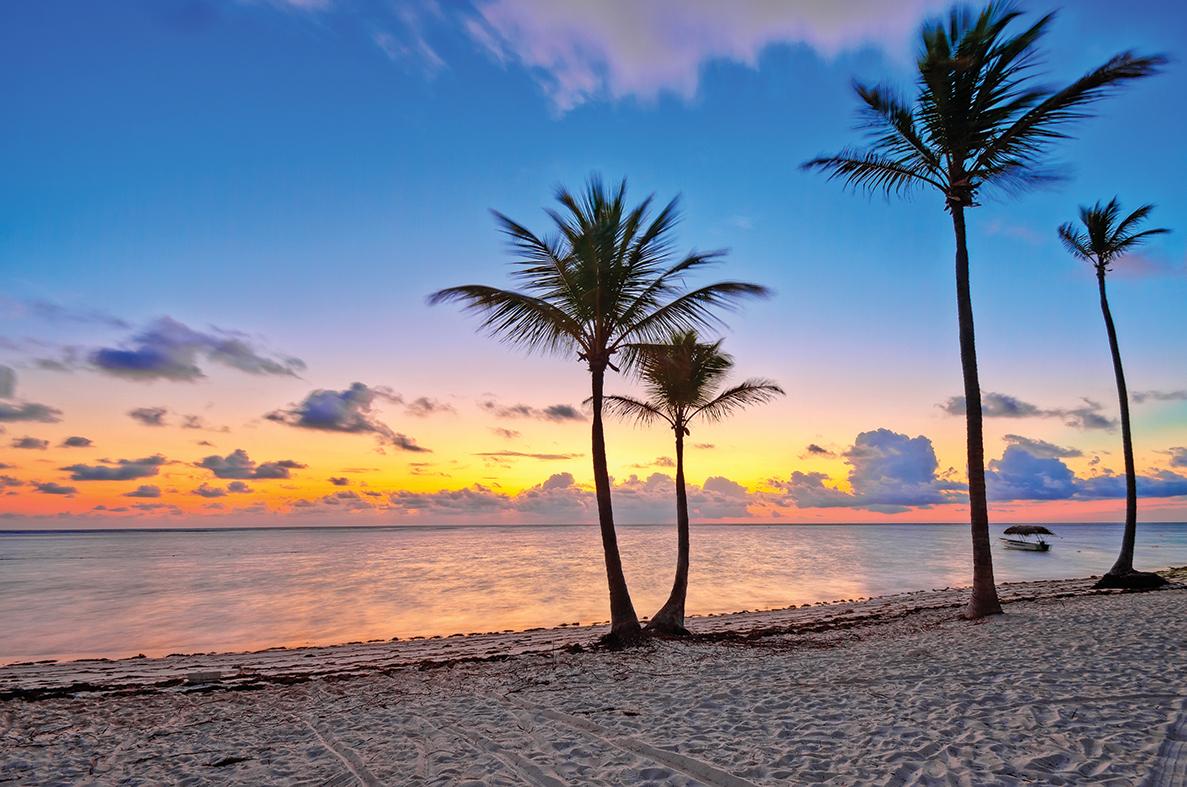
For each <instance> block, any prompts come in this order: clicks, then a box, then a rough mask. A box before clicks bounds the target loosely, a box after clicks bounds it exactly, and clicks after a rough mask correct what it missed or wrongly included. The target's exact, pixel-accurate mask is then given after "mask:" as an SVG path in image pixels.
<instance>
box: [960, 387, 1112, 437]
mask: <svg viewBox="0 0 1187 787" xmlns="http://www.w3.org/2000/svg"><path fill="white" fill-rule="evenodd" d="M1082 401H1083V402H1084V404H1083V405H1081V406H1079V407H1068V408H1053V409H1043V408H1041V407H1038V406H1037V405H1034V404H1031V403H1030V402H1024V401H1022V400H1021V399H1018V398H1017V397H1014V396H1010V395H1009V394H1003V393H994V392H992V391H990V392H986V393H984V394H982V396H981V414H982V415H983V416H984V417H985V418H1058V419H1060V420H1062V421H1063V422H1064V424H1066V425H1067V426H1070V427H1072V428H1073V429H1103V430H1106V431H1111V430H1113V429H1116V428H1117V421H1116V420H1115V419H1113V418H1109V417H1107V416H1105V415H1102V414H1101V410H1103V409H1104V405H1102V404H1101V403H1100V402H1095V401H1093V400H1091V399H1087V398H1085V399H1083V400H1082ZM938 406H939V408H940V409H941V410H943V411H944V412H945V413H947V414H948V415H964V414H965V401H964V397H963V396H953V397H950V398H949V399H948V400H947V401H945V402H944V403H943V404H940V405H938Z"/></svg>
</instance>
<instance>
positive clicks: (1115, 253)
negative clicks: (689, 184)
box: [1059, 197, 1170, 588]
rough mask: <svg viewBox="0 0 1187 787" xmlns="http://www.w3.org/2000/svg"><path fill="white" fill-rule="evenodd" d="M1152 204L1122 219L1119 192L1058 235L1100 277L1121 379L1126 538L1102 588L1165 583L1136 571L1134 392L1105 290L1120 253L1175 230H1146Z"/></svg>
mask: <svg viewBox="0 0 1187 787" xmlns="http://www.w3.org/2000/svg"><path fill="white" fill-rule="evenodd" d="M1153 209H1154V206H1153V205H1143V206H1141V207H1140V208H1138V209H1137V210H1135V211H1134V212H1133V213H1130V214H1129V215H1128V216H1126V217H1125V218H1123V219H1122V218H1120V217H1121V205H1120V203H1118V202H1117V198H1116V197H1114V198H1113V199H1112V200H1110V201H1109V203H1108V204H1107V205H1102V204H1101V203H1100V202H1097V203H1096V204H1095V205H1093V206H1092V207H1091V208H1085V207H1081V208H1080V223H1081V224H1082V225H1083V227H1082V228H1081V227H1077V226H1076V225H1075V224H1073V223H1072V222H1070V221H1069V222H1067V223H1066V224H1061V225H1060V226H1059V239H1060V240H1062V241H1063V245H1064V246H1065V247H1067V250H1068V251H1069V252H1071V253H1072V254H1073V255H1074V256H1076V257H1078V258H1080V259H1081V260H1084V261H1085V262H1087V263H1090V264H1091V265H1092V267H1093V268H1095V269H1096V282H1097V285H1098V287H1099V289H1100V311H1101V314H1102V315H1104V318H1105V331H1106V332H1107V333H1108V335H1109V351H1110V352H1111V353H1112V355H1113V374H1114V375H1115V376H1116V378H1117V401H1118V402H1119V403H1120V405H1121V445H1122V449H1123V451H1124V453H1125V533H1124V535H1123V536H1122V537H1121V554H1120V555H1119V556H1118V557H1117V562H1116V563H1114V564H1113V567H1112V568H1110V569H1109V572H1108V573H1107V574H1105V575H1104V576H1103V577H1101V579H1100V581H1099V582H1097V583H1096V587H1098V588H1106V587H1110V588H1115V587H1125V588H1134V587H1158V586H1159V585H1163V584H1165V583H1166V580H1165V579H1164V578H1163V577H1161V576H1159V575H1158V574H1154V573H1150V572H1145V571H1135V570H1134V568H1133V547H1134V541H1135V540H1136V539H1137V528H1138V487H1137V473H1136V471H1135V470H1134V462H1133V432H1132V431H1131V430H1130V424H1129V393H1128V392H1127V390H1126V387H1125V370H1124V369H1123V368H1122V366H1121V348H1120V347H1118V345H1117V329H1116V327H1115V326H1114V325H1113V313H1112V312H1111V311H1110V310H1109V297H1108V294H1107V293H1106V292H1105V274H1107V273H1108V272H1109V271H1110V270H1112V266H1113V264H1114V263H1115V262H1116V261H1117V260H1118V259H1119V258H1121V257H1123V256H1125V255H1126V254H1128V253H1129V252H1130V251H1132V250H1133V249H1135V248H1136V247H1138V246H1140V245H1141V244H1143V243H1145V242H1146V240H1147V239H1149V238H1150V236H1151V235H1161V234H1163V233H1166V232H1170V230H1167V229H1162V228H1155V229H1147V230H1143V229H1141V226H1142V224H1144V223H1145V221H1146V219H1147V218H1148V217H1149V216H1150V211H1152V210H1153Z"/></svg>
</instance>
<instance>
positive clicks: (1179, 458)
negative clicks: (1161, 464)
mask: <svg viewBox="0 0 1187 787" xmlns="http://www.w3.org/2000/svg"><path fill="white" fill-rule="evenodd" d="M1170 454H1171V461H1170V465H1171V467H1187V448H1183V447H1178V446H1177V447H1175V448H1172V449H1170Z"/></svg>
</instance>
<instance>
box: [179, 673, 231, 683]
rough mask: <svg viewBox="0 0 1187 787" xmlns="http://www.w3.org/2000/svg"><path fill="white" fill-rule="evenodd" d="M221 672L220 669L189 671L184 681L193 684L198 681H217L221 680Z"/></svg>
mask: <svg viewBox="0 0 1187 787" xmlns="http://www.w3.org/2000/svg"><path fill="white" fill-rule="evenodd" d="M222 677H223V673H222V672H221V671H220V670H203V671H201V672H191V673H189V674H188V675H186V676H185V682H186V683H188V684H190V685H194V684H199V683H218V682H219V681H221V680H222Z"/></svg>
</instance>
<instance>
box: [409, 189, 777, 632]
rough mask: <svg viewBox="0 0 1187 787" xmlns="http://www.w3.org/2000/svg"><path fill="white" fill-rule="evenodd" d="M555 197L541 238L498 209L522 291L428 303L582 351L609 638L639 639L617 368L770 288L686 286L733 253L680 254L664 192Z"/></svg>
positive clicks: (540, 344) (441, 297)
mask: <svg viewBox="0 0 1187 787" xmlns="http://www.w3.org/2000/svg"><path fill="white" fill-rule="evenodd" d="M556 199H557V202H558V203H560V209H559V210H556V209H553V210H548V211H547V213H548V216H549V217H550V218H551V220H552V223H553V225H554V229H555V231H556V234H555V235H553V236H550V237H543V238H542V237H539V236H537V235H535V234H533V233H532V232H531V231H530V230H529V229H527V228H526V227H524V226H523V225H521V224H518V223H516V222H515V221H513V220H511V219H509V218H507V217H506V216H504V215H503V214H501V213H498V212H495V218H496V220H497V221H498V223H499V224H500V225H501V227H502V230H503V232H504V234H505V235H506V236H507V238H508V239H509V240H510V244H511V250H512V252H513V253H514V254H515V255H516V257H517V260H516V261H515V262H514V265H515V270H514V272H513V276H514V277H515V278H516V280H518V281H519V282H520V283H521V284H522V286H523V290H522V291H513V290H503V289H498V288H496V287H488V286H484V285H478V284H468V285H464V286H460V287H450V288H448V289H444V290H440V291H438V292H436V293H433V294H432V295H431V296H429V303H430V304H437V303H442V302H446V301H459V302H461V303H462V304H463V305H464V307H465V309H466V310H467V311H471V312H474V313H476V314H478V315H480V316H481V320H482V329H484V330H485V331H486V332H487V333H489V334H491V335H492V336H494V337H496V338H498V339H501V340H503V341H506V342H509V343H512V344H518V345H521V346H523V347H526V348H527V349H528V350H529V351H541V352H548V353H554V354H562V355H567V356H570V357H572V356H575V357H576V358H577V359H578V360H579V361H581V362H583V363H585V364H586V366H587V367H588V368H589V373H590V381H591V386H592V396H591V397H590V402H591V404H592V408H593V426H592V457H593V473H594V488H595V493H596V497H597V503H598V522H599V525H600V529H601V536H602V550H603V553H604V556H605V561H606V579H607V582H608V584H609V591H610V633H609V634H608V635H607V641H608V642H609V643H610V644H616V645H617V644H630V643H632V642H635V641H637V640H638V639H639V637H640V636H641V633H642V631H641V629H640V627H639V619H638V617H637V616H636V614H635V608H634V605H633V604H632V603H631V596H630V592H629V590H628V589H627V584H626V577H625V576H624V575H623V572H622V561H621V558H620V556H619V552H618V538H617V535H616V534H615V531H614V513H613V509H612V507H611V500H610V474H609V470H608V468H607V464H606V440H605V435H604V432H603V425H602V400H603V387H604V384H605V376H606V370H607V369H610V370H613V371H618V368H619V367H618V366H617V365H616V364H615V363H614V361H615V356H616V355H617V354H619V353H621V352H622V351H623V350H624V348H625V347H626V346H627V345H628V344H631V343H636V342H648V341H657V340H659V339H661V338H662V337H664V336H666V335H669V334H670V333H671V332H672V331H674V330H682V329H688V328H708V327H713V326H716V325H718V324H720V318H719V317H718V314H717V313H718V310H719V309H721V308H732V307H734V306H736V304H737V303H738V301H739V300H740V299H741V298H744V297H746V296H764V295H767V294H768V290H767V289H766V288H765V287H761V286H759V285H757V284H749V283H746V282H734V281H725V282H718V283H716V284H710V285H706V286H703V287H699V288H697V289H692V290H690V289H687V288H686V286H685V275H686V274H688V273H691V272H694V271H698V270H699V269H701V268H704V267H705V266H707V265H709V264H711V263H714V262H717V261H719V260H720V259H721V258H722V257H723V256H724V254H723V253H722V252H709V253H695V252H694V253H690V254H688V255H686V256H684V257H682V258H678V257H676V255H675V254H674V253H673V246H674V240H673V238H672V235H673V230H674V228H675V226H676V223H677V220H678V216H679V212H678V209H677V203H678V200H675V199H674V200H672V201H671V202H669V203H668V204H667V205H666V206H665V207H664V208H663V209H662V210H660V211H659V212H658V213H657V214H655V216H654V217H652V216H651V203H652V200H653V197H648V198H647V199H645V200H643V201H642V202H641V203H639V204H638V205H636V206H635V207H633V208H631V207H628V205H627V203H626V181H625V180H624V181H621V182H620V183H619V184H618V185H617V186H616V187H614V188H613V189H607V188H606V187H605V186H604V185H603V183H602V181H601V179H600V178H599V177H597V176H594V177H592V178H590V180H589V182H588V184H587V185H586V188H585V191H584V192H583V193H582V194H581V195H580V196H575V195H573V194H571V193H570V192H569V191H567V190H565V189H564V188H558V189H557V193H556Z"/></svg>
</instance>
